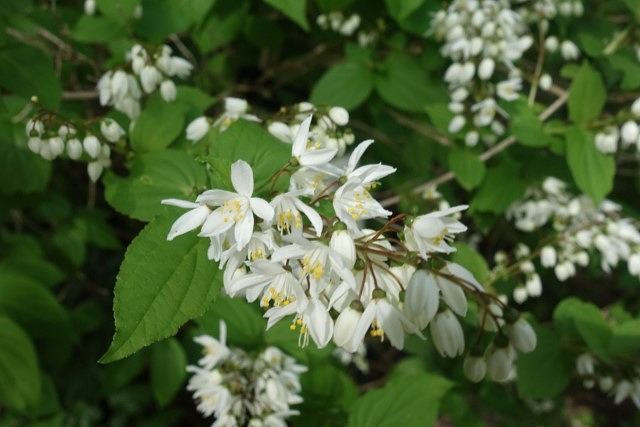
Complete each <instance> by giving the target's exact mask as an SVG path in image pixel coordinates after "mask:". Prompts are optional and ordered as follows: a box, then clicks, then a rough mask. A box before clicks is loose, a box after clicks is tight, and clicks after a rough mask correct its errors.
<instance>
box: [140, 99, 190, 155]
mask: <svg viewBox="0 0 640 427" xmlns="http://www.w3.org/2000/svg"><path fill="white" fill-rule="evenodd" d="M183 125H184V115H183V113H182V105H181V104H179V103H171V102H162V101H160V102H156V103H154V104H152V105H151V106H149V107H147V108H146V109H145V110H144V111H143V112H142V114H140V117H138V119H137V120H136V123H135V126H134V127H133V131H132V132H131V146H132V147H133V149H134V150H136V151H138V152H141V153H144V152H148V151H157V150H162V149H163V148H166V147H167V146H168V145H169V144H171V142H172V141H173V140H174V139H176V138H177V137H178V135H180V134H181V133H182V127H183Z"/></svg>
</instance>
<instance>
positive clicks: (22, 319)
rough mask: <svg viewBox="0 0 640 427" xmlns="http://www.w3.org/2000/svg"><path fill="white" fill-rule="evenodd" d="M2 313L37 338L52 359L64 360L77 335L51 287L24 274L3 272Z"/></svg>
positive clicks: (39, 344)
mask: <svg viewBox="0 0 640 427" xmlns="http://www.w3.org/2000/svg"><path fill="white" fill-rule="evenodd" d="M0 313H2V314H5V315H7V316H10V317H11V318H12V319H13V320H14V321H16V322H17V323H18V324H20V326H21V327H22V328H24V329H25V330H26V331H27V332H28V333H29V335H30V336H31V337H32V338H34V340H35V341H36V344H38V347H40V348H41V351H42V353H44V354H45V355H46V356H48V357H49V359H48V360H50V361H52V362H57V361H61V360H64V359H65V358H66V357H67V356H68V355H69V353H70V350H71V344H72V343H73V341H74V335H73V331H72V328H71V322H70V319H69V316H68V314H67V312H66V311H65V309H64V308H63V307H62V306H61V305H60V303H59V302H58V300H57V299H56V298H55V296H54V295H53V294H52V293H51V291H50V290H49V289H47V288H46V287H44V286H43V285H42V284H40V283H37V282H35V281H33V280H32V279H30V278H27V277H24V276H22V275H17V274H12V273H4V274H1V275H0Z"/></svg>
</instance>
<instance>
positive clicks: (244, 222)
mask: <svg viewBox="0 0 640 427" xmlns="http://www.w3.org/2000/svg"><path fill="white" fill-rule="evenodd" d="M252 234H253V214H252V213H251V212H245V214H244V218H242V219H241V220H240V221H238V222H237V223H236V229H235V238H236V245H237V246H238V250H240V249H243V248H244V247H245V246H246V245H247V243H249V240H251V235H252Z"/></svg>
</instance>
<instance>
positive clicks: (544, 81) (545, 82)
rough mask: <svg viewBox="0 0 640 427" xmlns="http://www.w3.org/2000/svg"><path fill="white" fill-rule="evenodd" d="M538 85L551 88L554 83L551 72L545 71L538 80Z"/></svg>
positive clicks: (545, 88) (547, 88)
mask: <svg viewBox="0 0 640 427" xmlns="http://www.w3.org/2000/svg"><path fill="white" fill-rule="evenodd" d="M538 85H539V86H540V89H542V90H549V89H551V86H552V85H553V80H552V78H551V76H550V75H549V74H547V73H545V74H543V75H542V76H540V81H538Z"/></svg>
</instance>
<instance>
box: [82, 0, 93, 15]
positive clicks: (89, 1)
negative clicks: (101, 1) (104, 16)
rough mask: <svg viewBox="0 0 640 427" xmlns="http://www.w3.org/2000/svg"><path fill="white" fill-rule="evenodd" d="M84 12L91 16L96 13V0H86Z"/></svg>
mask: <svg viewBox="0 0 640 427" xmlns="http://www.w3.org/2000/svg"><path fill="white" fill-rule="evenodd" d="M84 13H86V14H87V15H89V16H93V15H94V14H95V13H96V0H84Z"/></svg>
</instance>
